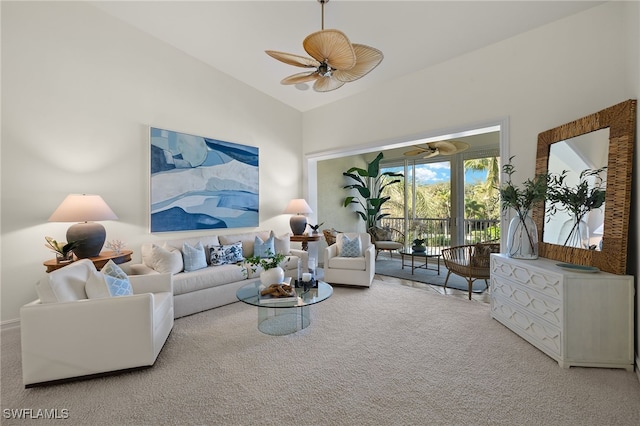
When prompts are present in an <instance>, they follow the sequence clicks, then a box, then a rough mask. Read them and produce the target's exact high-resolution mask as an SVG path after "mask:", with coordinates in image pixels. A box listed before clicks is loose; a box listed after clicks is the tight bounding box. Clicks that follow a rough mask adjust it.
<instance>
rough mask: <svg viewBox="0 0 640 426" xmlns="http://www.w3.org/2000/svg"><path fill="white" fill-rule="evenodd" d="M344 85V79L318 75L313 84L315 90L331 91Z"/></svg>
mask: <svg viewBox="0 0 640 426" xmlns="http://www.w3.org/2000/svg"><path fill="white" fill-rule="evenodd" d="M342 86H344V81H340V80H336V79H335V78H332V77H318V79H317V80H316V82H315V83H314V84H313V90H315V91H316V92H330V91H332V90H336V89H339V88H340V87H342Z"/></svg>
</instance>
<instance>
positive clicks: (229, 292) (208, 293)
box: [130, 231, 308, 318]
mask: <svg viewBox="0 0 640 426" xmlns="http://www.w3.org/2000/svg"><path fill="white" fill-rule="evenodd" d="M256 236H258V237H259V238H260V239H261V240H262V241H266V240H267V239H268V238H269V237H271V236H274V237H275V249H276V252H278V253H282V254H285V255H286V256H287V259H286V260H285V261H284V262H283V263H282V264H281V266H282V268H283V269H284V270H285V275H286V276H289V277H294V278H295V277H296V276H297V267H298V259H300V260H301V261H302V265H307V263H308V253H307V252H306V251H303V250H298V249H291V247H290V241H289V235H288V234H285V235H282V236H277V235H275V234H274V233H273V231H254V232H244V233H238V234H228V235H219V236H218V235H207V236H200V237H189V238H182V239H171V240H166V241H155V242H153V243H145V244H143V245H142V247H141V252H142V262H143V263H140V264H134V265H131V266H130V270H131V273H133V274H145V275H147V274H157V273H160V272H165V271H166V269H164V268H165V267H166V265H162V264H161V263H159V262H158V259H157V256H154V250H156V252H155V253H156V254H157V247H164V248H166V249H171V248H173V249H175V250H181V249H182V247H183V244H184V243H188V244H189V245H191V246H195V245H197V244H198V243H199V242H200V243H202V245H203V246H204V248H205V252H206V253H207V260H208V261H209V260H210V259H209V255H208V254H209V252H210V249H211V248H212V247H216V246H223V245H225V246H226V245H232V244H234V243H237V242H241V243H242V251H243V254H244V256H245V257H248V256H252V255H253V254H254V241H255V237H256ZM154 245H155V246H156V247H155V248H154ZM176 256H177V254H176ZM174 266H175V265H174ZM171 272H172V273H173V274H174V275H173V294H174V315H175V318H180V317H183V316H186V315H191V314H195V313H197V312H202V311H205V310H207V309H212V308H217V307H219V306H223V305H227V304H229V303H233V302H237V301H238V299H237V298H236V291H237V290H238V289H239V288H240V287H242V286H244V285H246V284H248V283H249V282H251V281H255V280H257V279H259V274H260V272H261V270H260V268H258V269H257V270H256V271H255V272H252V271H251V269H250V268H249V267H245V268H243V267H240V266H238V265H237V264H226V265H219V266H211V265H209V266H207V267H206V268H202V269H198V270H194V271H189V272H185V271H184V270H183V269H182V268H181V267H180V266H179V265H178V267H176V268H175V269H174V270H172V271H171Z"/></svg>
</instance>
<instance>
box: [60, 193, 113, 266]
mask: <svg viewBox="0 0 640 426" xmlns="http://www.w3.org/2000/svg"><path fill="white" fill-rule="evenodd" d="M114 219H118V216H116V214H115V213H114V212H113V210H111V209H110V208H109V206H108V205H107V203H105V202H104V200H103V199H102V197H101V196H99V195H88V194H70V195H67V198H65V199H64V200H63V201H62V203H61V204H60V205H59V206H58V208H57V209H56V210H55V211H54V212H53V214H52V215H51V217H50V218H49V222H80V223H76V224H74V225H71V226H70V227H69V229H67V242H69V243H70V242H72V241H77V242H78V245H77V247H76V248H75V249H73V252H74V253H75V255H76V257H77V258H79V259H83V258H87V257H95V256H98V255H99V254H100V250H102V246H103V245H104V240H105V239H106V237H107V233H106V231H105V229H104V226H102V225H101V224H99V223H96V222H94V221H96V220H114Z"/></svg>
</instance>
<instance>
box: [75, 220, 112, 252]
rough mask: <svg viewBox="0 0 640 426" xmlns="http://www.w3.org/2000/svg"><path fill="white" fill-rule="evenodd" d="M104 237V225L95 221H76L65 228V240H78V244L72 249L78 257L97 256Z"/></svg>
mask: <svg viewBox="0 0 640 426" xmlns="http://www.w3.org/2000/svg"><path fill="white" fill-rule="evenodd" d="M106 238H107V232H106V231H105V229H104V226H102V225H100V224H99V223H96V222H82V223H76V224H75V225H71V226H70V227H69V229H67V242H68V243H70V242H73V241H78V246H77V247H76V248H74V249H73V253H74V254H75V255H76V257H77V258H78V259H85V258H87V257H96V256H98V255H99V254H100V251H102V246H104V240H105V239H106Z"/></svg>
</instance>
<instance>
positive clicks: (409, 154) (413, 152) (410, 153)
mask: <svg viewBox="0 0 640 426" xmlns="http://www.w3.org/2000/svg"><path fill="white" fill-rule="evenodd" d="M428 151H429V150H428V149H424V148H420V147H418V148H416V149H412V150H411V151H407V152H405V153H404V155H406V156H407V157H413V156H414V155H418V154H422V153H423V152H428Z"/></svg>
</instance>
